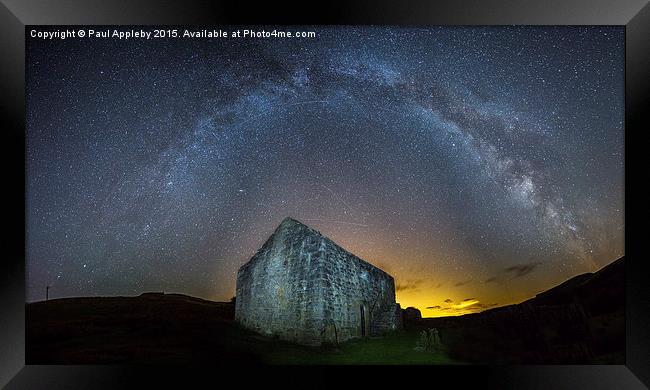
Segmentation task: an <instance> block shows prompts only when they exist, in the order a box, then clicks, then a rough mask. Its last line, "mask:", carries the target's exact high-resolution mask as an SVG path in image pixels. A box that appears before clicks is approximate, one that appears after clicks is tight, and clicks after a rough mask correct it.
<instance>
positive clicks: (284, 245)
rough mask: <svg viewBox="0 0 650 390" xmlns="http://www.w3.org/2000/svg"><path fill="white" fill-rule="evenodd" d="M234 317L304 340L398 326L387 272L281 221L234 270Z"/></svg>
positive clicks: (318, 342)
mask: <svg viewBox="0 0 650 390" xmlns="http://www.w3.org/2000/svg"><path fill="white" fill-rule="evenodd" d="M236 297H237V299H236V301H235V319H236V321H237V322H238V323H240V324H241V325H242V326H244V327H246V328H249V329H252V330H254V331H257V332H259V333H261V334H265V335H269V336H273V337H278V338H280V339H283V340H289V341H294V342H297V343H300V344H306V345H321V344H322V343H338V342H341V341H345V340H348V339H351V338H355V337H364V336H368V335H380V334H382V333H385V332H387V331H390V330H395V329H398V328H400V327H401V325H402V322H401V309H400V306H399V304H397V303H395V282H394V280H393V277H392V276H390V275H389V274H387V273H386V272H384V271H382V270H380V269H379V268H377V267H375V266H373V265H371V264H369V263H367V262H365V261H363V260H361V259H360V258H358V257H356V256H355V255H353V254H351V253H349V252H347V251H346V250H344V249H343V248H341V247H340V246H338V245H337V244H336V243H334V242H333V241H332V240H330V239H329V238H327V237H325V236H323V235H322V234H320V233H319V232H318V231H316V230H314V229H312V228H310V227H308V226H305V225H304V224H302V223H300V222H298V221H296V220H295V219H292V218H286V219H285V220H284V221H282V223H281V224H280V226H278V228H277V229H276V230H275V232H274V233H273V234H272V235H271V237H269V239H268V240H267V241H266V243H264V245H263V246H262V247H261V248H260V249H259V250H258V251H257V253H256V254H255V255H254V256H253V258H252V259H251V260H250V261H249V262H248V263H246V264H244V265H243V266H242V267H241V268H240V269H239V271H238V272H237V292H236Z"/></svg>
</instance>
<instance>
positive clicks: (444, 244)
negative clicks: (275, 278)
mask: <svg viewBox="0 0 650 390" xmlns="http://www.w3.org/2000/svg"><path fill="white" fill-rule="evenodd" d="M121 29H122V28H121ZM123 29H124V30H128V29H130V28H123ZM136 29H137V28H136ZM222 29H224V30H226V31H230V30H235V29H236V28H235V27H229V28H224V27H222ZM48 30H51V31H53V30H55V29H54V28H48ZM289 30H302V31H315V32H316V33H317V37H316V38H294V39H289V38H285V39H279V38H257V39H244V38H230V39H226V38H221V39H152V40H143V39H132V40H117V39H88V38H86V39H74V38H69V39H65V40H61V39H58V40H56V39H55V40H40V39H28V40H27V51H28V55H27V91H26V93H27V134H26V137H27V161H26V164H27V167H26V180H27V194H26V202H27V205H26V218H27V243H26V251H27V255H26V256H27V259H26V265H27V273H28V276H27V283H28V291H27V300H28V301H33V300H43V299H44V298H45V286H46V285H50V286H52V287H51V289H50V297H51V298H52V297H55V298H58V297H67V296H95V295H137V294H140V293H142V292H147V291H164V292H170V293H171V292H179V293H184V294H188V295H193V296H198V297H203V298H207V299H212V300H221V301H224V300H229V299H230V298H231V297H232V296H233V295H234V291H235V277H236V272H237V269H238V268H239V267H240V266H241V265H242V264H244V263H245V262H247V261H248V260H249V259H250V258H251V256H252V255H253V254H254V253H255V251H256V250H257V249H258V248H259V247H260V246H261V245H262V244H263V243H264V241H265V240H266V238H267V237H268V236H269V235H270V234H271V233H272V232H273V230H274V229H275V228H276V227H277V225H278V224H279V223H280V222H281V221H282V219H283V218H285V217H286V216H292V217H294V218H296V219H298V220H300V221H302V222H303V223H305V224H307V225H309V226H311V227H313V228H315V229H317V230H319V231H320V232H322V233H323V234H325V235H326V236H328V237H330V238H332V239H333V240H334V241H335V242H337V243H338V244H339V245H341V246H342V247H344V248H345V249H347V250H349V251H350V252H352V253H354V254H356V255H358V256H359V257H361V258H363V259H365V260H367V261H368V262H370V263H372V264H374V265H376V266H379V267H380V268H382V269H384V270H385V271H387V272H388V273H390V274H391V275H393V276H394V277H395V282H396V290H397V301H398V302H399V303H400V304H401V305H402V307H406V306H416V307H418V308H419V309H421V310H422V314H423V315H424V316H439V315H452V314H461V313H467V312H473V311H479V310H483V309H485V308H487V307H492V306H500V305H505V304H509V303H515V302H520V301H522V300H524V299H527V298H530V297H532V296H534V295H535V294H537V293H539V292H541V291H543V290H546V289H548V288H550V287H553V286H555V285H557V284H559V283H561V282H562V281H564V280H566V279H568V278H570V277H572V276H575V275H577V274H580V273H584V272H593V271H595V270H597V269H599V268H601V267H602V266H604V265H606V264H609V263H610V262H612V261H613V260H616V259H617V258H619V257H620V256H622V255H623V254H624V240H623V233H624V220H623V213H624V205H623V195H624V182H623V172H624V166H623V158H624V155H623V152H624V130H623V119H624V35H623V34H624V29H623V28H622V27H438V28H426V29H412V28H397V27H390V28H386V27H384V28H333V27H332V28H323V27H313V28H306V27H301V28H298V29H289ZM181 31H182V29H181Z"/></svg>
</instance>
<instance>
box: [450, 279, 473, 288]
mask: <svg viewBox="0 0 650 390" xmlns="http://www.w3.org/2000/svg"><path fill="white" fill-rule="evenodd" d="M471 281H472V280H471V279H470V280H461V281H460V282H457V283H456V284H454V286H456V287H460V286H464V285H466V284H468V283H470V282H471Z"/></svg>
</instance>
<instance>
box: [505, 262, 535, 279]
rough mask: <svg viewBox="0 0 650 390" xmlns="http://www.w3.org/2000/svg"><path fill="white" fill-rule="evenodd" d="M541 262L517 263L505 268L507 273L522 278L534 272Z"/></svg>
mask: <svg viewBox="0 0 650 390" xmlns="http://www.w3.org/2000/svg"><path fill="white" fill-rule="evenodd" d="M540 264H541V263H539V262H534V263H528V264H517V265H513V266H511V267H508V268H506V269H505V272H506V273H512V274H513V278H520V277H522V276H526V275H528V274H529V273H531V272H533V271H534V270H535V269H536V268H537V267H538V266H539V265H540Z"/></svg>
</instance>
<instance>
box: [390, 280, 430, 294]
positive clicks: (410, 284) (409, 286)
mask: <svg viewBox="0 0 650 390" xmlns="http://www.w3.org/2000/svg"><path fill="white" fill-rule="evenodd" d="M423 281H424V280H422V279H409V280H406V281H404V282H400V283H397V286H395V291H406V290H415V289H417V288H418V287H419V286H420V285H421V284H422V282H423Z"/></svg>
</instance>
